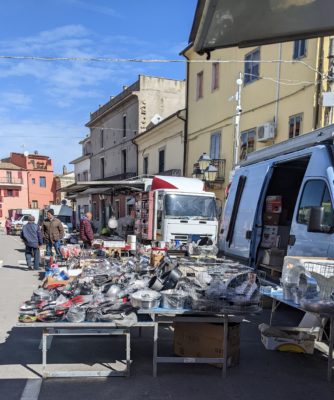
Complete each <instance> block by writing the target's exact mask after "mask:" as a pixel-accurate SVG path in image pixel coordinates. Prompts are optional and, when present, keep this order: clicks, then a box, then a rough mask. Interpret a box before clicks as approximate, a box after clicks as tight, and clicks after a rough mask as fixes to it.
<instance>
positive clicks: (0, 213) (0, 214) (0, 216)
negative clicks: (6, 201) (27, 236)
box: [0, 210, 2, 218]
mask: <svg viewBox="0 0 334 400" xmlns="http://www.w3.org/2000/svg"><path fill="white" fill-rule="evenodd" d="M0 218H2V210H0Z"/></svg>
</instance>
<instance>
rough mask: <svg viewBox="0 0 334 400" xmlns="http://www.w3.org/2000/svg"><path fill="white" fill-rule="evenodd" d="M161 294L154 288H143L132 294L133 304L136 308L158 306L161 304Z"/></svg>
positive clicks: (131, 300)
mask: <svg viewBox="0 0 334 400" xmlns="http://www.w3.org/2000/svg"><path fill="white" fill-rule="evenodd" d="M160 299H161V294H160V293H158V292H155V291H154V290H149V289H143V290H138V292H135V293H133V294H132V295H131V296H130V302H131V305H132V306H133V307H135V308H144V309H149V308H156V307H159V305H160Z"/></svg>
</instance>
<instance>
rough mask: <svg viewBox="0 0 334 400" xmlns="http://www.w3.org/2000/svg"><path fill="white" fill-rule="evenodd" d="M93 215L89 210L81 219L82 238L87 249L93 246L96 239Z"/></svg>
mask: <svg viewBox="0 0 334 400" xmlns="http://www.w3.org/2000/svg"><path fill="white" fill-rule="evenodd" d="M92 217H93V216H92V213H90V212H87V213H86V214H85V215H84V216H83V217H82V218H81V220H80V239H81V240H82V241H83V243H84V247H85V249H86V248H88V247H91V245H92V241H93V239H94V232H93V228H92V222H91V221H92Z"/></svg>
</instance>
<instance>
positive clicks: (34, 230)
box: [21, 215, 43, 271]
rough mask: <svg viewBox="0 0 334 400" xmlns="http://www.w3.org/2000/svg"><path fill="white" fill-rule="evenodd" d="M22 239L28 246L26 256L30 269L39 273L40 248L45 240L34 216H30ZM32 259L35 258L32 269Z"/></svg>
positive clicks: (23, 230) (22, 233)
mask: <svg viewBox="0 0 334 400" xmlns="http://www.w3.org/2000/svg"><path fill="white" fill-rule="evenodd" d="M21 239H22V240H23V241H24V244H25V245H26V249H25V256H26V261H27V266H28V269H35V270H36V271H38V270H39V260H40V252H39V246H41V245H42V244H43V239H42V233H41V230H40V227H39V226H38V225H37V224H35V217H34V216H33V215H29V217H28V223H27V224H26V225H24V226H23V228H22V232H21ZM32 257H34V268H33V267H32Z"/></svg>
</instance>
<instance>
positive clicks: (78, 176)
mask: <svg viewBox="0 0 334 400" xmlns="http://www.w3.org/2000/svg"><path fill="white" fill-rule="evenodd" d="M80 179H81V176H80V174H78V175H77V182H80Z"/></svg>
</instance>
